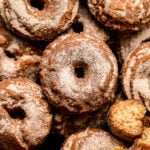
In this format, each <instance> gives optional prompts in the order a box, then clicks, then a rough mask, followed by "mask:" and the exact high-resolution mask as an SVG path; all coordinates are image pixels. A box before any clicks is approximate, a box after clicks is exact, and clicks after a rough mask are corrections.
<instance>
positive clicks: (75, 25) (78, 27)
mask: <svg viewBox="0 0 150 150" xmlns="http://www.w3.org/2000/svg"><path fill="white" fill-rule="evenodd" d="M72 29H73V31H74V32H76V33H80V32H82V31H83V24H82V23H81V22H75V23H73V24H72Z"/></svg>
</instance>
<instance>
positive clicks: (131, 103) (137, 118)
mask: <svg viewBox="0 0 150 150" xmlns="http://www.w3.org/2000/svg"><path fill="white" fill-rule="evenodd" d="M145 113H146V109H145V107H144V106H143V105H142V104H140V103H139V102H138V101H137V100H122V101H121V100H120V101H119V100H118V101H116V102H115V104H114V105H112V106H111V108H110V110H109V113H108V125H109V127H110V130H111V132H112V133H113V134H114V135H116V136H118V137H120V138H121V139H124V140H126V141H133V140H134V139H135V138H137V137H138V136H139V135H141V134H142V132H143V123H142V119H143V118H144V115H145Z"/></svg>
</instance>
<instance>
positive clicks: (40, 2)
mask: <svg viewBox="0 0 150 150" xmlns="http://www.w3.org/2000/svg"><path fill="white" fill-rule="evenodd" d="M45 3H46V2H45V0H30V5H31V6H32V7H34V8H37V9H38V10H43V9H44V6H45Z"/></svg>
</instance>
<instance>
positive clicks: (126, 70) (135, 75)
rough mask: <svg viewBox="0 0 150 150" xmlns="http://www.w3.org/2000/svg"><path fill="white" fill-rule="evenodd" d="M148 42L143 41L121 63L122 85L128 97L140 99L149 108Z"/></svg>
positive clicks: (149, 50)
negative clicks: (122, 63)
mask: <svg viewBox="0 0 150 150" xmlns="http://www.w3.org/2000/svg"><path fill="white" fill-rule="evenodd" d="M149 58H150V43H149V42H147V43H144V44H142V45H141V46H139V47H138V48H137V49H135V50H134V51H133V52H132V53H130V54H129V56H128V57H127V59H126V61H125V63H124V65H123V69H122V70H123V71H122V72H123V74H122V76H123V87H124V90H125V93H126V95H127V97H128V98H129V99H132V98H133V99H137V100H139V101H141V102H142V103H143V104H144V105H146V108H147V109H148V111H149V110H150V105H149V104H150V103H149V102H150V101H149V100H150V94H149V90H150V87H149V64H150V60H149Z"/></svg>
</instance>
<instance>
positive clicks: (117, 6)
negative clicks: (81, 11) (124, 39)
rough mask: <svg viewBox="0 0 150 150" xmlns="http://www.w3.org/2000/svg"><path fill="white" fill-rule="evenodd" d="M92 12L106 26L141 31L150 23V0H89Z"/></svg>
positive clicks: (121, 29) (120, 29)
mask: <svg viewBox="0 0 150 150" xmlns="http://www.w3.org/2000/svg"><path fill="white" fill-rule="evenodd" d="M87 1H88V6H89V8H90V10H91V12H92V14H93V15H94V16H95V17H96V18H97V20H99V21H100V22H102V23H103V24H104V25H105V26H106V27H109V28H111V29H115V30H119V31H139V30H140V29H141V28H143V27H144V26H145V25H146V24H148V23H150V10H149V7H150V1H149V0H134V1H131V0H87Z"/></svg>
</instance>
